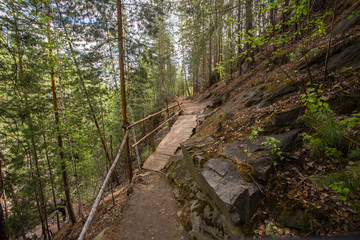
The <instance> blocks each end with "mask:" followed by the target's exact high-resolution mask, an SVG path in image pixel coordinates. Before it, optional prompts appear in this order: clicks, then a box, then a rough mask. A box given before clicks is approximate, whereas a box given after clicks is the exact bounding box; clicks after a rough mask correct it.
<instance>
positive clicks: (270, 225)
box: [265, 222, 279, 238]
mask: <svg viewBox="0 0 360 240" xmlns="http://www.w3.org/2000/svg"><path fill="white" fill-rule="evenodd" d="M276 230H278V227H277V226H276V225H275V223H273V222H269V223H268V224H267V225H266V228H265V232H272V231H276ZM271 237H272V238H277V237H279V234H278V233H274V234H272V236H271Z"/></svg>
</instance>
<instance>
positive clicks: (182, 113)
mask: <svg viewBox="0 0 360 240" xmlns="http://www.w3.org/2000/svg"><path fill="white" fill-rule="evenodd" d="M177 103H178V106H179V111H180V110H181V112H180V114H179V116H180V115H184V110H183V109H182V108H181V105H180V102H177Z"/></svg>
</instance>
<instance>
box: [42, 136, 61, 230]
mask: <svg viewBox="0 0 360 240" xmlns="http://www.w3.org/2000/svg"><path fill="white" fill-rule="evenodd" d="M43 139H44V148H45V157H46V161H47V165H48V170H49V175H50V184H51V193H52V197H53V203H54V208H55V209H56V203H57V201H56V196H55V185H54V177H53V174H52V169H51V165H50V159H49V153H48V145H47V141H46V137H45V131H43ZM56 223H57V227H58V230H60V220H59V213H56Z"/></svg>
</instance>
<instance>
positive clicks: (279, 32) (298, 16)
mask: <svg viewBox="0 0 360 240" xmlns="http://www.w3.org/2000/svg"><path fill="white" fill-rule="evenodd" d="M277 9H283V14H284V15H285V14H286V15H288V16H289V17H288V18H284V19H283V21H280V22H277V23H268V24H267V25H266V26H265V27H264V26H257V27H254V29H251V30H249V31H248V32H245V31H244V30H241V31H239V33H238V36H237V37H235V38H234V39H230V40H229V41H226V42H224V45H229V44H233V43H234V42H235V44H236V47H241V48H243V51H242V52H241V53H239V54H237V55H236V56H234V57H233V58H231V59H230V60H228V61H231V62H234V61H236V59H239V58H243V57H245V61H250V62H251V61H253V57H251V55H250V53H251V54H253V53H255V52H256V50H257V49H259V48H260V49H261V47H262V46H264V45H267V46H273V51H272V52H269V53H265V54H266V55H267V57H269V58H270V57H272V56H274V55H277V54H279V52H280V51H281V50H282V49H283V47H284V45H285V44H287V43H289V42H290V41H292V40H294V39H296V38H298V37H300V36H302V35H306V36H305V42H307V41H309V40H311V39H313V38H315V37H317V36H323V35H324V34H325V27H326V26H325V22H324V19H325V18H326V17H327V16H329V15H331V14H333V12H332V11H325V12H323V13H320V14H318V15H317V16H315V17H314V18H311V19H310V18H309V17H308V15H309V11H310V9H311V1H310V0H301V1H290V2H289V4H287V5H284V2H283V1H274V2H270V1H266V2H265V1H263V4H262V7H261V8H260V10H259V11H258V14H269V12H270V11H276V10H277ZM228 22H229V23H232V24H233V25H236V24H238V23H237V22H236V21H233V19H231V18H229V19H228ZM294 30H296V31H294ZM258 32H261V34H258ZM245 46H249V48H246V49H244V47H245ZM261 53H263V52H260V53H259V54H261ZM297 57H298V52H295V53H293V54H291V55H290V60H294V59H297ZM221 64H222V65H224V67H225V66H226V65H227V63H226V61H224V62H223V63H221ZM222 70H223V69H222ZM223 71H224V70H223Z"/></svg>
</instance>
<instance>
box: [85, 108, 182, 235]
mask: <svg viewBox="0 0 360 240" xmlns="http://www.w3.org/2000/svg"><path fill="white" fill-rule="evenodd" d="M176 107H178V108H179V111H177V112H176V113H174V115H172V116H170V114H169V111H170V109H173V108H176ZM163 112H167V113H168V114H167V116H168V118H167V120H166V121H164V122H163V123H162V124H160V125H159V126H158V127H156V128H155V129H154V124H153V118H154V117H156V116H157V115H159V114H161V113H163ZM182 112H183V109H182V107H181V103H179V102H177V103H175V104H173V105H172V106H170V107H166V108H165V109H163V110H161V111H159V112H157V113H154V114H152V115H149V116H147V117H146V118H143V119H141V120H139V121H137V122H134V123H130V124H128V125H124V126H123V127H124V128H125V129H126V130H127V131H126V132H125V135H124V139H123V140H122V142H121V146H120V149H119V152H118V154H117V155H116V158H115V160H114V162H113V163H112V165H111V167H110V169H109V171H108V173H107V175H106V177H105V180H104V182H103V184H102V185H101V188H100V191H99V193H98V195H97V197H96V199H95V202H94V204H93V206H92V208H91V211H90V213H89V217H88V218H87V220H86V222H85V225H84V227H83V229H82V231H81V233H80V236H79V238H78V240H83V239H84V238H85V233H86V231H87V230H88V228H89V227H90V223H91V221H92V220H93V218H94V216H95V212H96V209H97V207H98V206H99V203H100V200H101V198H102V195H103V194H104V191H105V188H106V186H107V184H108V183H109V181H110V178H111V175H112V174H113V172H114V170H115V167H116V164H117V163H118V161H119V159H120V156H121V153H122V151H123V149H124V146H125V143H126V140H127V139H128V137H129V133H130V129H131V128H133V127H135V126H136V125H138V124H140V123H143V122H145V121H147V120H148V121H149V131H150V132H149V133H148V134H146V135H145V136H144V137H143V138H141V139H140V140H139V141H137V142H136V143H134V144H133V145H132V146H131V147H132V148H134V147H136V146H137V145H139V144H140V143H141V142H143V141H144V140H145V139H147V138H148V137H150V138H151V146H152V150H153V151H155V150H156V146H155V132H156V131H157V130H159V129H160V128H161V127H163V126H164V125H165V124H166V123H168V122H169V121H170V120H171V119H173V118H174V117H175V116H177V115H179V114H181V113H182ZM131 171H132V169H131ZM131 176H132V174H131ZM130 181H131V179H130Z"/></svg>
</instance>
